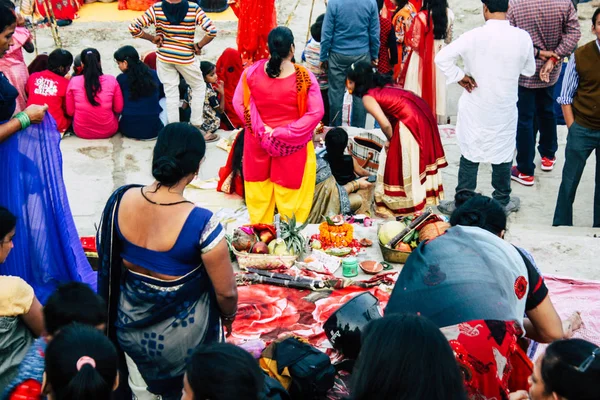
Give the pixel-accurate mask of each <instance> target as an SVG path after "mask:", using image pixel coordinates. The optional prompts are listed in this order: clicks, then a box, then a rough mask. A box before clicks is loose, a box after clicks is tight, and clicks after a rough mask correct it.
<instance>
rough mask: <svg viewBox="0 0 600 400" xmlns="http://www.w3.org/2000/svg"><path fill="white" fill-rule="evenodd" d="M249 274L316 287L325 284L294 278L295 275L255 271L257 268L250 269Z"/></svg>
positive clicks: (300, 277) (299, 277)
mask: <svg viewBox="0 0 600 400" xmlns="http://www.w3.org/2000/svg"><path fill="white" fill-rule="evenodd" d="M248 272H251V273H253V274H256V275H260V276H265V277H268V278H275V279H283V280H288V281H293V282H300V283H308V284H311V285H316V286H324V284H323V282H322V281H320V280H316V279H310V278H305V277H303V276H293V275H288V274H281V273H277V272H271V271H266V270H262V269H255V268H248Z"/></svg>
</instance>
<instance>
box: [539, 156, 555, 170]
mask: <svg viewBox="0 0 600 400" xmlns="http://www.w3.org/2000/svg"><path fill="white" fill-rule="evenodd" d="M554 164H556V157H554V158H548V157H542V171H552V170H553V169H554Z"/></svg>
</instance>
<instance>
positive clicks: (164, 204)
mask: <svg viewBox="0 0 600 400" xmlns="http://www.w3.org/2000/svg"><path fill="white" fill-rule="evenodd" d="M140 193H142V197H143V198H144V199H146V201H147V202H148V203H151V204H154V205H157V206H176V205H177V204H183V203H190V204H193V203H192V202H191V201H189V200H181V201H176V202H174V203H159V202H158V201H152V200H150V199H149V198H148V196H146V194H145V193H144V188H143V187H141V188H140Z"/></svg>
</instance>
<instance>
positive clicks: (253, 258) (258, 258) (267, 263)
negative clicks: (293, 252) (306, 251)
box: [233, 249, 298, 270]
mask: <svg viewBox="0 0 600 400" xmlns="http://www.w3.org/2000/svg"><path fill="white" fill-rule="evenodd" d="M233 254H235V256H236V258H237V262H238V266H239V267H240V269H243V270H246V269H248V268H255V269H264V270H269V269H277V268H290V267H291V266H292V265H294V263H295V262H296V260H297V259H298V256H277V255H274V254H253V253H242V252H239V251H237V250H236V249H233Z"/></svg>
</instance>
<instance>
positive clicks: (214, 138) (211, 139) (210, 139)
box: [204, 133, 221, 143]
mask: <svg viewBox="0 0 600 400" xmlns="http://www.w3.org/2000/svg"><path fill="white" fill-rule="evenodd" d="M219 139H221V137H220V136H219V135H217V134H216V133H211V134H210V135H208V137H206V136H204V141H205V142H206V143H213V142H216V141H217V140H219Z"/></svg>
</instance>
